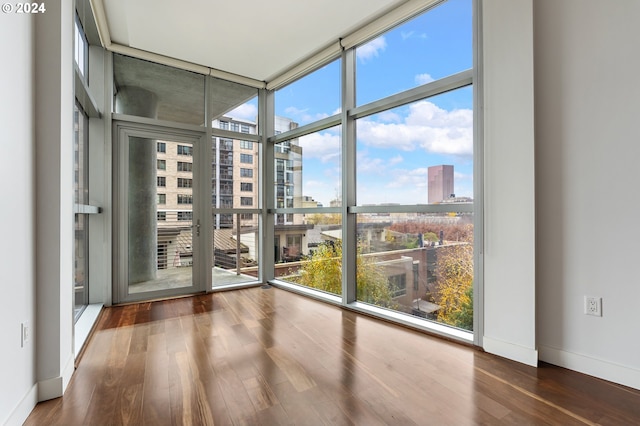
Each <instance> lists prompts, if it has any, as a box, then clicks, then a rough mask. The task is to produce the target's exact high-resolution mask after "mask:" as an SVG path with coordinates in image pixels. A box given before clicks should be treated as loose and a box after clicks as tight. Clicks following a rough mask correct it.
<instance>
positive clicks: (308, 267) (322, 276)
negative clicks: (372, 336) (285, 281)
mask: <svg viewBox="0 0 640 426" xmlns="http://www.w3.org/2000/svg"><path fill="white" fill-rule="evenodd" d="M356 265H357V269H356V271H357V272H356V285H357V298H358V300H359V301H361V302H366V303H371V304H374V305H378V306H382V307H385V308H390V309H396V308H397V304H396V303H395V302H394V301H393V296H392V292H391V288H389V283H388V280H387V277H386V276H385V275H384V274H383V272H382V269H381V268H380V267H379V266H378V265H376V263H375V261H374V259H373V258H370V257H366V256H363V255H362V254H361V253H360V249H358V256H357V263H356ZM289 280H290V281H293V282H296V283H298V284H302V285H304V286H307V287H311V288H316V289H318V290H322V291H326V292H329V293H333V294H337V295H341V294H342V242H341V241H337V242H335V243H333V244H322V245H320V246H319V247H318V249H317V250H316V251H314V253H313V254H312V255H311V256H310V257H309V258H308V259H307V260H306V261H304V262H302V265H301V266H300V269H299V270H298V274H297V275H293V276H291V277H290V278H289Z"/></svg>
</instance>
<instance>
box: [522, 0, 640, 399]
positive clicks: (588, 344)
mask: <svg viewBox="0 0 640 426" xmlns="http://www.w3.org/2000/svg"><path fill="white" fill-rule="evenodd" d="M639 19H640V2H638V1H637V0H616V1H608V2H603V1H599V0H562V1H557V0H536V1H535V2H534V22H535V27H534V29H535V46H536V47H535V63H536V66H535V75H536V78H535V84H536V109H535V113H536V155H537V160H536V176H537V177H536V186H537V190H536V195H537V197H536V206H537V207H536V210H537V221H538V229H539V231H538V235H537V252H536V254H537V270H536V274H537V277H538V278H537V297H538V318H539V320H538V343H539V349H540V356H541V359H542V360H545V361H549V362H551V363H554V364H558V365H562V366H565V367H568V368H571V369H574V370H578V371H582V372H585V373H588V374H591V375H595V376H598V377H601V378H605V379H608V380H612V381H615V382H619V383H623V384H626V385H629V386H632V387H635V388H640V332H639V331H638V328H637V325H636V324H637V322H638V319H637V318H636V317H637V316H638V315H639V314H640V309H638V306H639V305H640V276H639V274H638V271H637V270H636V267H637V265H638V262H639V261H640V219H638V218H639V217H640V213H639V210H640V191H639V187H638V185H639V184H640V167H639V166H638V162H639V161H640V127H639V124H640V106H639V105H640V104H639V103H638V100H639V99H640V84H639V83H638V78H639V76H640V53H639V52H640V51H639V47H640V27H639V26H638V20H639ZM584 295H594V296H600V297H602V298H603V316H602V317H601V318H600V317H593V316H586V315H584V313H583V296H584Z"/></svg>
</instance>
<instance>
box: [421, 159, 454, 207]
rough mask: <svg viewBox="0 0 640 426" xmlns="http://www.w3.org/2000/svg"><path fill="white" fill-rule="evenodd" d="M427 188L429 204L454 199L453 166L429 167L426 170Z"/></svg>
mask: <svg viewBox="0 0 640 426" xmlns="http://www.w3.org/2000/svg"><path fill="white" fill-rule="evenodd" d="M428 179H429V186H428V188H427V191H428V197H429V204H435V203H441V202H442V201H443V200H446V199H448V198H451V197H455V191H454V188H453V166H445V165H440V166H431V167H429V169H428Z"/></svg>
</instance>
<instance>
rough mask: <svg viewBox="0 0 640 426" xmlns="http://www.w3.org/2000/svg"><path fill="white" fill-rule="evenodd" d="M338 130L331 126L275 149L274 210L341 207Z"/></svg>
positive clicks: (338, 127) (279, 144)
mask: <svg viewBox="0 0 640 426" xmlns="http://www.w3.org/2000/svg"><path fill="white" fill-rule="evenodd" d="M340 129H341V127H340V126H335V127H332V128H330V129H326V130H322V131H320V132H316V133H312V134H310V135H306V136H303V137H300V138H297V139H292V140H289V141H285V142H281V143H278V144H276V145H275V164H274V171H275V182H274V185H275V196H276V203H275V206H276V208H300V207H305V208H308V207H339V206H340V205H341V196H340V194H341V183H340V182H341V181H340V179H341V170H342V166H341V164H342V163H341V150H340V140H341V135H340ZM276 223H279V222H276Z"/></svg>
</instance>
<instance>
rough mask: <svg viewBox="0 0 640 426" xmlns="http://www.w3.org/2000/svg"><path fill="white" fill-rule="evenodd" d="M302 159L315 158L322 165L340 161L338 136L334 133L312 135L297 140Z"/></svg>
mask: <svg viewBox="0 0 640 426" xmlns="http://www.w3.org/2000/svg"><path fill="white" fill-rule="evenodd" d="M299 144H300V146H301V147H302V158H305V159H307V158H308V159H311V158H317V159H319V160H320V161H322V162H323V163H326V162H329V161H339V160H340V152H341V150H340V134H338V133H337V132H335V131H324V132H318V133H312V134H310V135H306V136H303V137H301V138H300V139H299Z"/></svg>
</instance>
